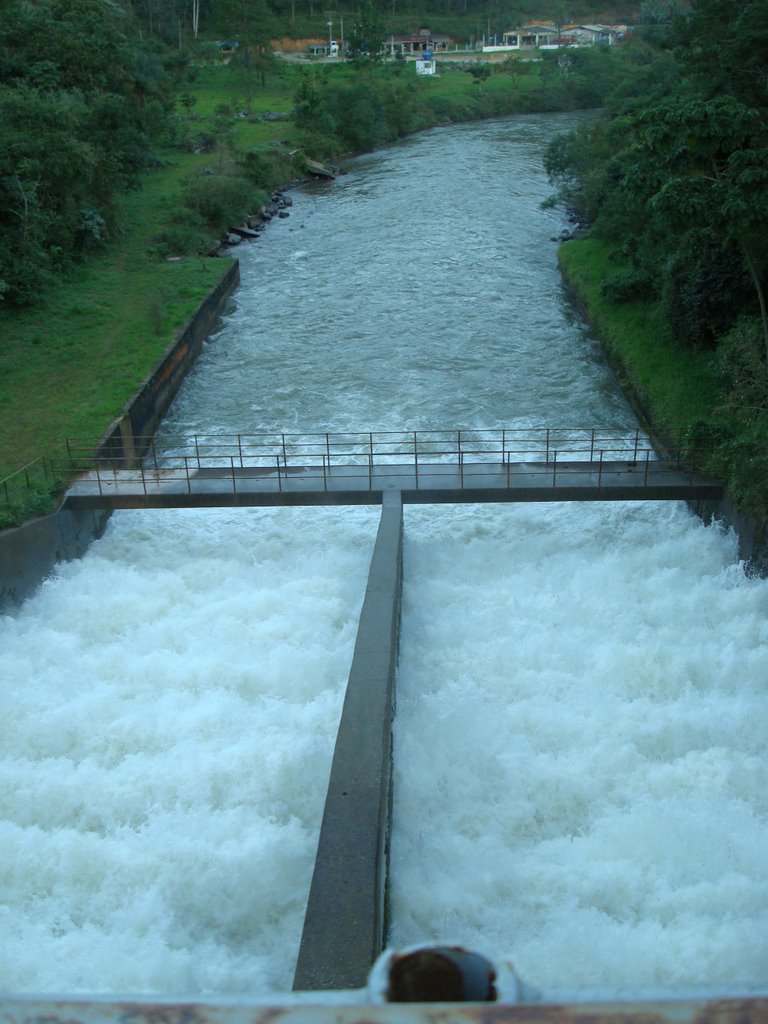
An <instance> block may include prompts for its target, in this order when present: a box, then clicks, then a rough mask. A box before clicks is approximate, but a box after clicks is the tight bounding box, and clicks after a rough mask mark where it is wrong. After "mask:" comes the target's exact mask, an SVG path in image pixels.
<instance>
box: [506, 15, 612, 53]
mask: <svg viewBox="0 0 768 1024" xmlns="http://www.w3.org/2000/svg"><path fill="white" fill-rule="evenodd" d="M628 31H629V29H628V27H627V26H626V25H563V26H560V27H558V26H557V25H555V24H554V22H551V21H541V22H534V23H532V24H530V25H523V26H521V27H520V28H516V29H515V30H514V31H513V32H505V33H504V35H503V37H502V38H503V45H502V46H501V47H496V48H497V49H508V50H533V49H554V48H555V47H559V46H601V45H603V46H605V45H607V46H612V45H613V44H614V43H619V42H622V41H623V40H624V39H625V38H626V35H627V33H628Z"/></svg>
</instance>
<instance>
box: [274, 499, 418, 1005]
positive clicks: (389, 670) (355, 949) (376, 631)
mask: <svg viewBox="0 0 768 1024" xmlns="http://www.w3.org/2000/svg"><path fill="white" fill-rule="evenodd" d="M402 543H403V516H402V503H401V501H400V495H399V493H397V492H395V493H392V494H387V495H385V498H384V503H383V508H382V513H381V521H380V523H379V532H378V535H377V537H376V544H375V547H374V550H373V557H372V559H371V568H370V573H369V576H368V586H367V589H366V592H365V599H364V601H363V608H362V612H361V613H360V623H359V626H358V631H357V641H356V643H355V651H354V655H353V658H352V667H351V670H350V674H349V682H348V685H347V693H346V698H345V700H344V708H343V710H342V714H341V722H340V724H339V732H338V737H337V740H336V749H335V752H334V756H333V764H332V767H331V775H330V781H329V783H328V794H327V797H326V801H325V810H324V813H323V822H322V826H321V829H320V839H319V842H318V849H317V857H316V859H315V870H314V875H313V877H312V886H311V889H310V893H309V900H308V903H307V911H306V916H305V920H304V931H303V933H302V937H301V947H300V949H299V957H298V963H297V967H296V974H295V977H294V985H293V987H294V990H297V991H302V990H309V989H314V990H318V989H354V988H359V987H361V986H363V985H365V982H366V979H367V976H368V972H369V970H370V968H371V965H372V963H373V961H374V960H375V958H376V957H377V956H378V954H379V953H380V952H381V951H382V949H383V948H384V927H385V920H384V918H385V908H384V892H385V886H386V876H387V861H388V852H389V820H390V786H391V761H392V716H393V710H394V679H395V670H396V667H397V650H398V635H399V622H400V596H401V590H402Z"/></svg>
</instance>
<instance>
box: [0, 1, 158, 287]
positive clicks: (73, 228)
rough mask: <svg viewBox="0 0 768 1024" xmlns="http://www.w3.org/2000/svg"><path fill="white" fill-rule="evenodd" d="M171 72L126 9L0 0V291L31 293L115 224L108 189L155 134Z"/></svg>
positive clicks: (139, 163)
mask: <svg viewBox="0 0 768 1024" xmlns="http://www.w3.org/2000/svg"><path fill="white" fill-rule="evenodd" d="M170 84H171V82H170V78H169V75H168V73H167V70H166V67H165V63H164V60H163V58H162V55H158V54H157V53H155V52H153V51H152V50H151V49H150V48H148V47H146V46H144V45H143V44H142V43H141V41H140V39H139V36H138V28H137V26H136V25H135V24H134V23H133V21H132V18H131V12H130V8H123V7H121V6H119V5H117V4H113V3H111V2H110V0H38V2H36V3H34V4H32V3H28V2H25V0H5V3H4V5H3V17H2V19H0V291H1V292H2V293H3V294H4V295H5V297H6V299H8V300H10V301H16V302H20V301H21V302H23V301H27V300H29V299H30V298H32V297H33V296H34V295H35V294H36V292H37V291H38V290H39V288H40V285H41V283H44V282H45V280H46V279H47V278H49V277H50V275H51V274H53V273H55V272H56V271H60V270H61V269H63V268H65V267H67V266H68V265H70V264H71V262H72V261H73V260H75V259H77V258H78V257H80V256H81V255H83V254H84V253H87V252H89V251H91V250H93V249H94V248H97V247H98V246H100V245H101V244H102V243H103V242H104V240H105V238H107V237H109V236H110V235H111V234H114V232H115V231H116V230H119V224H118V222H117V218H116V206H115V196H116V193H117V192H119V191H120V190H123V189H125V188H126V187H129V186H131V185H133V184H135V183H136V181H137V176H138V174H139V173H140V171H141V170H142V169H143V168H144V167H145V166H146V165H147V162H148V160H149V159H150V157H151V153H152V149H153V145H154V144H155V143H156V141H157V140H158V138H159V137H161V136H162V132H163V128H164V126H165V124H166V114H167V111H168V109H169V88H170Z"/></svg>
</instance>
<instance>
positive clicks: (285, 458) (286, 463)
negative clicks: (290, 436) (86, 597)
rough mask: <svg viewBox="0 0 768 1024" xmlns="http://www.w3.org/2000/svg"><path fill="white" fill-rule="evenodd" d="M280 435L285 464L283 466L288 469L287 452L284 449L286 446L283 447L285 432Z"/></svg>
mask: <svg viewBox="0 0 768 1024" xmlns="http://www.w3.org/2000/svg"><path fill="white" fill-rule="evenodd" d="M280 437H281V439H282V442H283V465H284V466H285V468H286V470H287V469H288V452H287V451H286V448H285V434H281V435H280Z"/></svg>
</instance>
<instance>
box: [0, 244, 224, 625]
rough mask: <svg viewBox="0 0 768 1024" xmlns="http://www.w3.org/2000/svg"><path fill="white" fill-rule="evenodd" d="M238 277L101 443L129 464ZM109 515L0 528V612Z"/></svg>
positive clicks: (74, 554) (58, 517)
mask: <svg viewBox="0 0 768 1024" xmlns="http://www.w3.org/2000/svg"><path fill="white" fill-rule="evenodd" d="M239 281H240V268H239V264H238V263H237V262H235V263H233V265H232V266H231V267H230V268H229V269H228V270H227V272H226V273H225V274H224V275H223V276H222V277H221V279H220V281H219V282H218V284H217V285H216V286H215V287H214V288H213V289H212V290H211V291H210V293H209V294H208V296H207V297H206V299H205V300H204V302H203V303H202V305H201V306H200V308H199V309H198V310H197V312H196V313H195V314H194V316H193V317H191V319H190V320H189V321H188V322H187V323H186V324H185V326H184V327H183V328H182V329H181V331H179V333H178V335H177V336H176V338H175V340H174V342H173V343H172V344H171V345H170V346H169V347H168V349H166V351H165V353H164V355H163V356H162V358H161V359H160V360H159V362H158V363H157V365H156V366H155V367H154V368H153V369H152V371H151V372H150V373H149V375H148V376H147V377H146V378H145V379H144V380H143V381H142V383H141V385H140V386H139V388H138V390H137V391H136V393H135V394H134V395H133V397H132V398H131V399H130V400H129V401H128V403H127V404H126V406H125V408H124V409H123V411H122V412H121V414H120V415H119V416H118V417H117V419H116V420H115V421H114V422H113V423H112V424H111V425H110V427H109V429H108V430H107V432H106V433H105V435H104V436H103V437H102V439H101V441H100V442H99V444H98V445H97V448H99V449H100V450H101V451H103V452H105V453H110V454H111V455H113V456H114V458H116V459H118V460H120V461H124V462H128V463H129V462H131V461H132V460H134V459H135V458H138V457H140V456H141V455H142V454H143V450H144V448H145V447H146V438H147V437H151V436H152V435H153V434H154V432H155V431H156V430H157V428H158V426H159V424H160V422H161V421H162V419H163V416H164V415H165V414H166V412H167V411H168V409H169V407H170V405H171V402H172V401H173V399H174V398H175V397H176V393H177V392H178V390H179V387H180V386H181V383H182V381H183V380H184V378H185V376H186V375H187V373H188V372H189V370H190V368H191V367H192V365H193V364H194V362H195V360H196V359H197V357H198V355H199V354H200V350H201V349H202V347H203V342H204V341H205V339H206V338H208V337H209V336H210V335H211V334H212V333H213V331H214V330H215V328H216V326H217V324H218V322H219V318H220V316H221V314H222V312H223V311H224V309H225V308H226V306H227V303H228V302H229V300H230V298H231V296H232V293H233V292H234V290H235V288H236V287H237V285H238V283H239ZM108 517H109V513H108V512H91V511H80V512H73V511H71V510H70V509H59V510H58V511H57V512H54V513H53V514H52V515H49V516H42V517H40V518H39V519H34V520H32V521H31V522H29V523H25V524H24V525H22V526H19V527H16V528H14V529H10V530H3V531H1V532H0V611H2V610H4V609H6V610H7V609H9V608H12V607H15V606H17V605H19V604H21V602H22V601H24V599H25V598H27V597H29V596H30V594H32V593H33V591H34V590H35V589H36V588H37V587H38V586H39V585H40V584H41V583H42V582H43V580H44V579H45V578H46V576H48V575H49V574H50V572H51V570H52V569H53V567H54V565H55V564H56V563H57V562H60V561H66V560H68V559H72V558H79V557H80V556H81V555H82V554H84V553H85V551H86V550H87V548H88V545H89V544H90V543H91V541H92V540H94V539H95V538H96V537H99V536H100V535H101V534H102V532H103V531H104V527H105V526H106V523H107V519H108Z"/></svg>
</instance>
